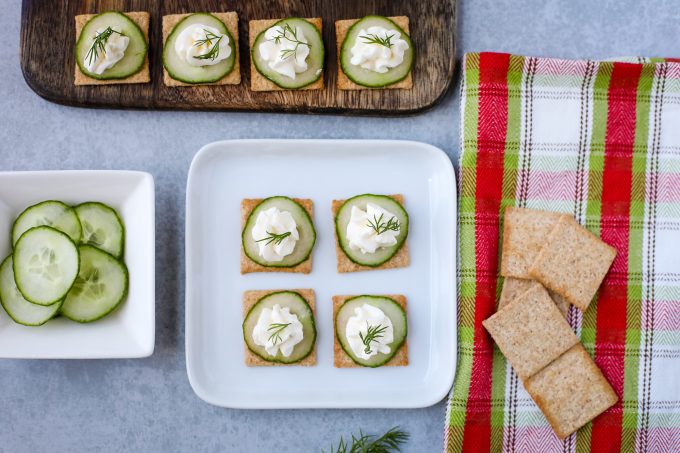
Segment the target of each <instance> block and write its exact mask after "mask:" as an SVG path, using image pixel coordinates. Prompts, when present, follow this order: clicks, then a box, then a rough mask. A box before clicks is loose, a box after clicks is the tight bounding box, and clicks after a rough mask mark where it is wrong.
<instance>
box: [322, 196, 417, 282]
mask: <svg viewBox="0 0 680 453" xmlns="http://www.w3.org/2000/svg"><path fill="white" fill-rule="evenodd" d="M388 196H389V197H390V198H392V199H393V200H395V201H397V202H398V203H399V204H400V205H402V206H403V205H404V196H403V195H401V194H395V195H388ZM345 201H347V200H333V201H332V203H331V211H332V213H333V224H334V225H335V217H336V216H337V215H338V211H339V210H340V208H341V207H342V205H343V204H345ZM333 234H334V235H335V255H336V256H337V259H338V272H340V273H341V274H343V273H347V272H360V271H373V270H377V269H396V268H400V267H408V265H409V264H410V263H411V258H410V255H409V252H408V239H406V240H405V241H404V243H403V244H402V246H401V248H400V249H399V250H398V251H397V253H395V254H394V256H393V257H392V258H390V259H389V260H388V261H386V262H384V263H383V264H381V265H380V266H376V267H370V266H362V265H361V264H357V263H355V262H354V261H352V260H351V259H349V257H348V256H347V255H346V254H345V252H344V251H343V250H342V248H341V247H340V238H338V232H337V231H336V229H335V228H333Z"/></svg>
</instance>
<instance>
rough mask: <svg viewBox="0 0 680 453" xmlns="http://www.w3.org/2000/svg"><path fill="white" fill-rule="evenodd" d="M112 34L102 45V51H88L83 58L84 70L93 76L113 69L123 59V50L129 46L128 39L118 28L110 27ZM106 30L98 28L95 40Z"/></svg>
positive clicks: (97, 49)
mask: <svg viewBox="0 0 680 453" xmlns="http://www.w3.org/2000/svg"><path fill="white" fill-rule="evenodd" d="M111 30H113V31H112V32H110V33H111V34H110V36H109V37H108V39H106V41H105V43H104V50H101V49H100V48H96V49H95V50H96V53H95V52H93V51H92V50H90V52H88V54H87V55H86V56H85V62H84V63H85V69H87V70H88V71H89V72H91V73H93V74H103V73H104V71H106V70H107V69H109V68H111V67H113V66H114V65H115V64H116V63H118V62H119V61H120V60H122V59H123V57H124V56H125V50H126V49H127V47H128V45H129V44H130V38H128V37H127V36H125V35H123V34H121V28H120V27H111ZM106 31H107V29H104V28H100V29H98V30H97V31H96V34H95V38H96V37H97V36H99V35H101V34H102V33H105V32H106Z"/></svg>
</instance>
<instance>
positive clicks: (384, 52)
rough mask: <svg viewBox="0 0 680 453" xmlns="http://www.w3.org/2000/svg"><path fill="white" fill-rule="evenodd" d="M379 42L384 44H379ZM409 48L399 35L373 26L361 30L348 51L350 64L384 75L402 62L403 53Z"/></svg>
mask: <svg viewBox="0 0 680 453" xmlns="http://www.w3.org/2000/svg"><path fill="white" fill-rule="evenodd" d="M376 41H380V42H383V43H385V44H387V43H389V45H383V44H380V43H379V42H376ZM408 48H409V45H408V43H407V42H406V41H405V40H403V39H401V33H399V32H398V31H396V30H391V29H387V28H385V27H380V26H373V27H368V29H363V28H362V29H361V30H360V31H359V34H358V35H357V39H356V41H355V42H354V46H352V48H351V49H350V52H351V53H352V58H351V60H350V63H351V64H353V65H355V66H360V67H362V68H364V69H368V70H369V71H373V72H378V73H381V74H384V73H386V72H387V71H389V70H390V69H391V68H396V67H397V66H399V65H400V64H401V63H403V61H404V52H405V51H406V50H407V49H408Z"/></svg>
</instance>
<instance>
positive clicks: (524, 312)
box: [482, 285, 578, 380]
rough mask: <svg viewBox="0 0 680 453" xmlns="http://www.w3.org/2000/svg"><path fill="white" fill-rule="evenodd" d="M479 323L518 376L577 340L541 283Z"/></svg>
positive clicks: (540, 366)
mask: <svg viewBox="0 0 680 453" xmlns="http://www.w3.org/2000/svg"><path fill="white" fill-rule="evenodd" d="M482 324H483V325H484V327H485V328H486V330H487V331H488V332H489V334H491V337H492V338H493V339H494V341H495V342H496V344H497V345H498V348H499V349H500V350H501V352H502V353H503V355H504V356H505V357H506V359H507V360H508V362H510V364H511V365H512V367H513V368H514V369H515V372H517V375H518V376H519V377H520V379H522V380H525V379H527V378H529V377H530V376H532V375H534V374H536V373H537V372H538V371H540V370H541V369H543V368H544V367H545V366H546V365H548V364H549V363H550V362H552V361H553V360H554V359H556V358H557V357H559V356H560V355H561V354H562V353H564V351H566V350H567V349H569V348H571V347H572V346H573V345H575V344H576V343H578V338H576V335H574V332H573V331H572V330H571V327H570V326H569V324H567V321H565V320H564V318H563V317H562V313H560V311H559V310H558V309H557V306H555V303H554V302H553V301H552V299H551V298H550V296H549V295H548V292H547V291H546V290H545V288H543V287H542V286H541V285H533V286H532V287H531V288H530V289H529V290H528V291H526V292H525V293H523V294H521V295H520V296H519V297H517V298H515V300H513V301H512V302H510V303H509V304H508V305H506V306H505V307H503V308H502V309H501V310H499V311H497V312H496V313H495V314H494V315H492V316H491V317H490V318H487V319H485V320H484V321H482Z"/></svg>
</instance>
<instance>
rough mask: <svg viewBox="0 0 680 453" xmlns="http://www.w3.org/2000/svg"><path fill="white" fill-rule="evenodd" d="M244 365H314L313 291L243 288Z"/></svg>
mask: <svg viewBox="0 0 680 453" xmlns="http://www.w3.org/2000/svg"><path fill="white" fill-rule="evenodd" d="M243 312H244V315H245V319H244V320H243V339H244V341H245V344H246V365H248V366H273V365H293V364H296V365H304V366H309V365H315V364H316V350H315V345H316V324H315V323H314V291H312V290H311V289H299V290H291V291H246V293H245V294H244V299H243Z"/></svg>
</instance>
